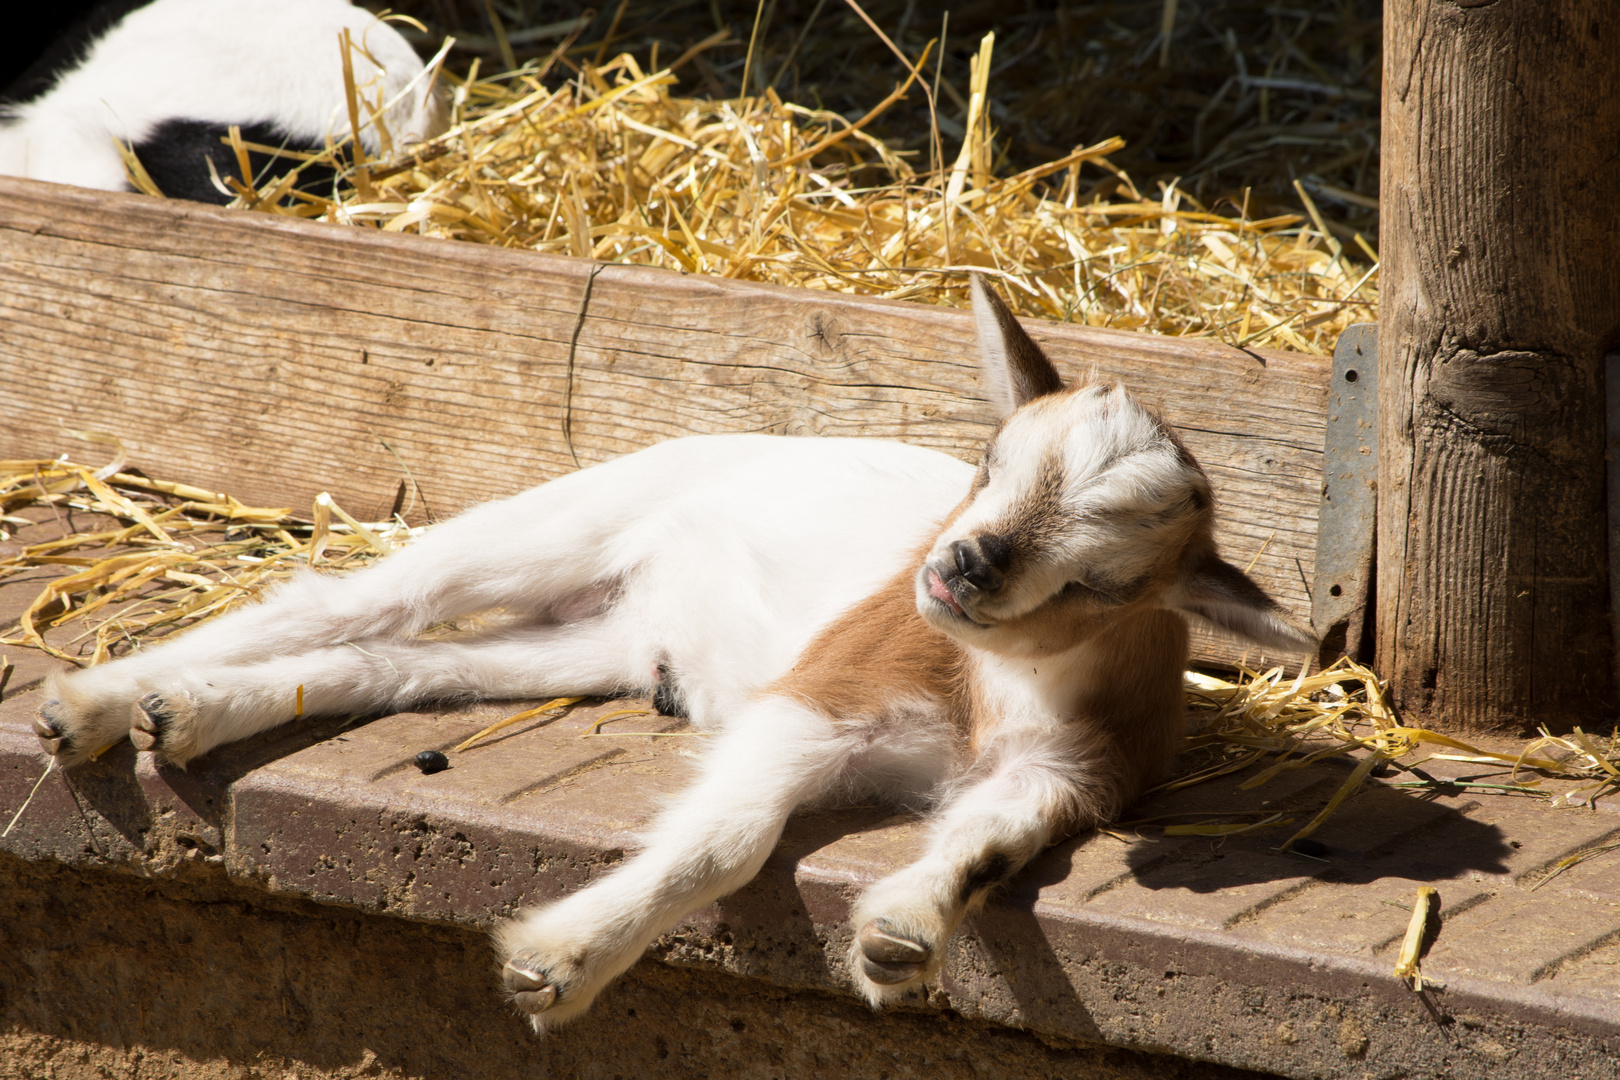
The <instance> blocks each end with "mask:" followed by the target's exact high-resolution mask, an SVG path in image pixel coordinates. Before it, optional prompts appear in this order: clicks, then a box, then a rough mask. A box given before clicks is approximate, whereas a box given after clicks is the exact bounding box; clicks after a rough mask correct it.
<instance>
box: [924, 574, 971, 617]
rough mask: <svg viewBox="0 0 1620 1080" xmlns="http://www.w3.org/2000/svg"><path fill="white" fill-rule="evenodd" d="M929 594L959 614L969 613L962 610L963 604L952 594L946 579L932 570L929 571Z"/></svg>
mask: <svg viewBox="0 0 1620 1080" xmlns="http://www.w3.org/2000/svg"><path fill="white" fill-rule="evenodd" d="M928 595H929V596H932V597H933V598H934V599H935V600H938V601H939V602H940V603H942V604H944V605H945V606H946V607H948V608H950V609H951V610H952V611H954V612H956V613H957V614H958V615H965V614H967V613H966V612H964V611H963V610H962V605H961V604H958V603H957V602H956V597H954V596H952V595H951V590H949V589H947V588H946V587H945V581H944V579H942V578H941V577H940V576H939V575H938V574H937V573H935V572H934V571H932V570H930V571H928Z"/></svg>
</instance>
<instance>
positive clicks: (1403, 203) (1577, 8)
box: [1377, 0, 1620, 732]
mask: <svg viewBox="0 0 1620 1080" xmlns="http://www.w3.org/2000/svg"><path fill="white" fill-rule="evenodd" d="M1383 140H1384V141H1383V169H1384V172H1383V191H1382V200H1381V202H1382V235H1381V251H1380V254H1381V256H1382V258H1383V269H1382V294H1381V303H1382V310H1381V313H1380V320H1381V321H1380V325H1379V339H1378V340H1379V389H1380V404H1379V415H1380V420H1379V443H1380V445H1379V473H1378V482H1379V490H1378V603H1377V641H1378V660H1377V662H1378V665H1379V668H1380V671H1381V673H1382V674H1384V675H1385V676H1387V677H1388V678H1389V680H1390V684H1391V689H1392V691H1393V694H1394V698H1395V703H1396V705H1397V707H1398V708H1400V709H1401V710H1402V711H1403V714H1404V715H1405V716H1406V717H1408V718H1409V719H1412V720H1421V721H1423V722H1425V723H1428V724H1431V725H1434V726H1438V727H1448V728H1451V729H1453V730H1473V731H1482V730H1494V731H1500V732H1510V731H1511V732H1518V731H1521V730H1524V729H1528V728H1532V727H1534V726H1536V725H1538V724H1549V725H1552V726H1554V727H1557V728H1564V729H1567V728H1568V727H1570V726H1571V725H1574V724H1585V725H1588V726H1589V727H1590V726H1591V725H1594V724H1596V723H1601V722H1603V721H1604V720H1612V718H1613V717H1614V715H1615V708H1616V695H1615V678H1614V675H1613V648H1612V645H1613V643H1612V634H1611V630H1610V621H1609V588H1608V567H1609V557H1608V551H1607V539H1606V529H1607V517H1606V513H1605V465H1604V435H1605V420H1604V366H1603V357H1604V354H1605V352H1606V351H1607V350H1609V349H1612V348H1614V347H1615V346H1616V344H1617V341H1620V251H1617V245H1620V185H1617V183H1616V181H1617V178H1620V8H1617V7H1616V5H1615V3H1614V0H1388V2H1387V3H1386V4H1385V21H1384V126H1383Z"/></svg>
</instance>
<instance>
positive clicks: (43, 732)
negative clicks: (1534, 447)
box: [34, 698, 73, 757]
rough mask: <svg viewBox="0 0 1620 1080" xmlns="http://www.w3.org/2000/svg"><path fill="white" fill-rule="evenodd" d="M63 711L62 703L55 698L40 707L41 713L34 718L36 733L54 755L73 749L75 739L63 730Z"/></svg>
mask: <svg viewBox="0 0 1620 1080" xmlns="http://www.w3.org/2000/svg"><path fill="white" fill-rule="evenodd" d="M61 712H62V703H61V702H60V701H57V700H56V699H54V698H53V699H51V700H50V701H47V702H45V703H44V704H42V705H41V706H40V707H39V715H38V716H36V717H35V719H34V734H35V735H38V736H39V744H40V745H41V746H43V747H44V748H45V752H46V753H47V754H50V755H51V756H52V757H56V756H58V755H61V754H66V753H70V752H71V751H72V750H73V740H72V739H70V738H68V737H67V735H66V734H65V733H64V732H63V730H62V718H61Z"/></svg>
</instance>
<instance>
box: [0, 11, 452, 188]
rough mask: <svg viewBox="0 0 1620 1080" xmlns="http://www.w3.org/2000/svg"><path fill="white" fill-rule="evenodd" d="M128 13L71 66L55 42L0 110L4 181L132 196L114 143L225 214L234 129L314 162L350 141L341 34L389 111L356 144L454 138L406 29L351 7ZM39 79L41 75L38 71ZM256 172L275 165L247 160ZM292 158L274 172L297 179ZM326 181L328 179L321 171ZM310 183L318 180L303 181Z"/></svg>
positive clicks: (370, 146) (65, 48) (262, 158)
mask: <svg viewBox="0 0 1620 1080" xmlns="http://www.w3.org/2000/svg"><path fill="white" fill-rule="evenodd" d="M120 6H121V7H124V8H131V7H133V9H134V10H130V11H129V12H128V14H124V15H122V16H121V17H119V18H117V19H116V21H114V22H113V23H112V25H111V26H110V28H108V29H107V30H106V31H105V32H104V33H102V34H100V35H98V36H96V37H95V39H94V40H93V41H92V42H90V43H88V45H87V46H86V47H83V54H82V56H81V55H75V54H74V49H73V48H72V47H71V43H59V46H60V47H59V48H58V49H57V50H56V53H55V54H54V55H53V56H50V57H47V58H46V60H45V61H44V63H43V67H42V69H40V70H31V71H30V72H29V73H28V75H26V76H25V77H24V80H23V81H24V83H25V84H26V85H25V86H24V87H22V89H21V93H20V94H19V95H18V96H19V97H21V98H22V99H23V100H13V101H11V102H8V103H6V104H4V105H0V175H6V176H22V177H29V178H32V179H35V180H50V181H53V182H55V183H59V184H75V185H77V186H79V187H89V188H100V189H102V190H105V191H127V190H129V184H128V182H127V181H126V179H125V175H124V162H123V159H122V158H121V157H120V155H119V152H118V143H119V142H124V143H127V144H129V145H131V146H133V147H134V149H135V154H136V156H137V157H138V158H140V160H141V163H142V165H143V166H144V167H145V168H146V171H147V172H148V173H149V174H150V175H151V177H152V180H153V182H154V183H156V184H157V186H158V189H159V190H161V191H162V192H163V193H164V194H165V195H169V196H172V197H175V198H182V199H196V200H199V201H202V202H213V203H227V202H230V201H231V199H232V195H231V194H230V193H229V192H228V191H227V190H225V189H224V188H222V187H220V186H218V185H217V184H216V182H215V181H214V180H213V178H212V177H211V175H210V172H209V161H210V160H212V161H213V163H214V168H215V170H216V171H217V172H218V173H219V175H220V176H231V175H235V174H237V173H238V172H239V170H240V166H239V165H238V164H237V160H236V155H235V153H234V152H233V151H232V150H231V149H230V148H229V147H227V146H225V145H223V144H222V143H221V142H220V137H221V136H223V135H225V134H226V133H227V131H228V130H229V128H230V127H231V125H233V124H234V125H237V126H239V127H240V128H241V131H242V137H243V139H245V140H246V141H248V142H252V143H258V144H261V145H267V146H274V147H285V148H287V149H289V150H294V151H303V152H308V153H316V152H319V151H320V150H322V149H323V148H324V147H325V145H326V139H327V137H328V136H331V137H332V138H342V137H344V136H346V135H348V134H349V111H348V96H347V92H346V90H345V86H344V81H343V53H342V48H343V46H342V43H341V41H340V35H341V33H342V32H343V31H344V30H347V31H349V34H350V38H351V40H352V42H353V49H352V52H351V55H350V59H351V62H352V68H353V73H354V81H355V85H356V87H357V88H358V89H359V91H360V93H361V96H362V97H363V98H364V99H366V100H368V101H369V100H375V101H378V102H380V103H382V104H384V105H386V106H388V107H387V108H385V109H383V111H382V117H381V123H382V125H383V127H385V128H386V129H387V134H386V135H384V134H383V133H382V132H380V131H379V129H378V124H376V123H367V122H364V121H365V118H366V116H367V115H368V113H367V112H366V110H365V109H364V108H362V110H361V118H362V124H361V132H360V142H361V145H362V146H364V147H365V149H366V151H367V152H368V153H369V154H371V155H374V156H375V155H376V154H378V153H379V152H380V151H382V149H383V148H384V139H385V138H386V139H388V140H390V141H392V142H393V143H394V144H396V145H401V146H402V145H404V144H406V143H409V142H416V141H421V140H423V139H428V138H431V137H433V136H435V135H438V134H440V133H441V132H442V131H444V129H445V126H446V122H447V117H446V114H445V109H444V105H443V102H441V101H440V100H439V97H438V95H437V94H436V93H435V92H434V91H433V87H432V86H431V81H432V80H431V79H430V78H429V77H428V73H427V72H425V71H424V70H423V67H422V61H421V60H420V59H418V58H417V55H416V53H415V52H414V51H412V49H411V47H410V45H409V44H407V43H406V41H405V39H404V38H402V37H400V35H399V33H398V31H396V30H394V28H393V27H391V26H389V25H388V24H386V23H384V22H381V21H379V20H378V19H377V18H376V16H374V15H372V14H371V13H370V12H368V11H365V10H363V9H361V8H357V7H354V6H352V5H351V4H350V3H349V2H348V0H276V2H274V3H264V2H259V0H152V2H151V3H146V4H140V3H136V4H133V5H132V4H129V3H127V2H126V3H123V4H121V5H120V4H117V3H110V4H106V5H103V8H110V9H113V10H112V11H111V12H110V13H111V14H115V15H116V14H117V10H116V9H117V8H118V7H120ZM36 68H37V69H38V68H41V65H36ZM249 159H250V164H251V167H252V168H253V169H254V170H255V171H258V170H260V169H263V168H264V167H265V166H267V165H271V159H270V156H269V155H268V154H262V153H259V152H257V151H255V152H252V153H250V154H249ZM292 164H293V162H292V161H291V160H288V159H282V160H280V161H278V162H276V163H274V165H272V168H273V169H274V172H275V173H276V174H278V175H279V174H280V173H283V172H285V171H287V169H289V168H291V166H292ZM324 175H325V177H326V178H327V179H328V180H329V179H330V176H331V172H330V170H326V171H325V174H324ZM306 179H309V176H308V175H306Z"/></svg>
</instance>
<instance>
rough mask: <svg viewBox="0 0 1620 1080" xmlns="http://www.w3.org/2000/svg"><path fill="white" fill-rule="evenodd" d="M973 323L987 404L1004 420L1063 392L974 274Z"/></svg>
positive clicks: (1041, 356)
mask: <svg viewBox="0 0 1620 1080" xmlns="http://www.w3.org/2000/svg"><path fill="white" fill-rule="evenodd" d="M972 282H973V286H972V291H973V321H974V323H975V324H976V325H977V327H978V331H979V367H980V369H981V370H983V372H984V377H985V379H986V381H988V382H989V383H990V401H991V404H993V405H995V406H996V408H997V409H998V410H999V411H1000V413H1001V415H1002V416H1006V415H1007V414H1008V413H1010V412H1012V411H1013V410H1014V409H1016V408H1018V407H1019V406H1021V405H1023V404H1024V403H1025V402H1028V401H1031V400H1033V399H1035V398H1038V397H1040V396H1041V395H1042V394H1053V393H1056V392H1057V391H1059V390H1061V389H1063V379H1062V377H1060V376H1059V375H1058V373H1057V368H1055V367H1053V366H1052V361H1050V360H1048V359H1047V358H1046V354H1045V353H1043V352H1042V351H1041V347H1040V346H1039V345H1037V344H1035V342H1034V341H1033V340H1031V338H1030V336H1029V335H1028V334H1026V333H1024V328H1023V327H1022V326H1019V325H1018V320H1017V319H1016V318H1014V317H1013V313H1012V311H1011V309H1009V308H1008V307H1007V305H1006V304H1005V303H1003V302H1002V300H1001V297H999V296H997V295H996V294H995V290H993V289H991V288H990V286H989V285H986V284H985V282H984V278H982V277H980V276H979V275H978V274H974V275H973V278H972Z"/></svg>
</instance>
